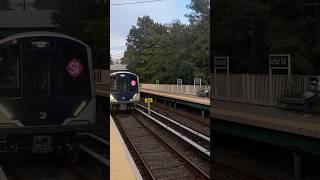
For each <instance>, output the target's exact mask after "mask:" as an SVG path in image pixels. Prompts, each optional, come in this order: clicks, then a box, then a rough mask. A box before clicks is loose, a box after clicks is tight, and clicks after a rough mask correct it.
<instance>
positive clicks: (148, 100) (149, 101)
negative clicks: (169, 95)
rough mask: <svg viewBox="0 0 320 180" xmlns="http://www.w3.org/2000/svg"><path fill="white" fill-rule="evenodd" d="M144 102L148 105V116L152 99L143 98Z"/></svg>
mask: <svg viewBox="0 0 320 180" xmlns="http://www.w3.org/2000/svg"><path fill="white" fill-rule="evenodd" d="M144 102H145V103H148V114H149V116H150V103H152V102H153V99H152V98H145V99H144Z"/></svg>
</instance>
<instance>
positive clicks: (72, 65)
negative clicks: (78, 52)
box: [66, 58, 83, 78]
mask: <svg viewBox="0 0 320 180" xmlns="http://www.w3.org/2000/svg"><path fill="white" fill-rule="evenodd" d="M66 69H67V71H68V73H69V74H70V75H71V77H73V78H77V77H78V76H79V75H80V74H81V73H82V71H83V65H82V64H81V63H80V62H79V61H78V59H76V58H73V59H71V61H70V62H69V63H68V64H67V68H66Z"/></svg>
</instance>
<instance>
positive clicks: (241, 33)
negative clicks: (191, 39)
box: [213, 0, 320, 74]
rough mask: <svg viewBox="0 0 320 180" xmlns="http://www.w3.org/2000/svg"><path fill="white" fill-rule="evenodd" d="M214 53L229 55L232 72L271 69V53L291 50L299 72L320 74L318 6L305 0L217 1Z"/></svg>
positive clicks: (290, 52) (259, 71)
mask: <svg viewBox="0 0 320 180" xmlns="http://www.w3.org/2000/svg"><path fill="white" fill-rule="evenodd" d="M213 12H214V14H213V17H214V25H213V26H214V27H213V29H214V40H213V44H214V54H213V56H221V55H222V56H229V57H230V64H231V67H230V68H231V69H230V71H231V72H232V73H268V58H269V56H268V55H269V54H290V55H291V60H292V71H293V73H295V74H317V73H318V74H319V71H320V64H319V60H318V59H319V58H320V51H319V49H320V48H319V42H320V41H319V38H317V37H319V30H320V29H317V24H319V23H320V19H319V18H318V19H317V18H316V15H315V13H316V8H315V6H313V7H312V6H307V4H306V1H303V0H291V1H287V0H272V1H271V0H224V1H215V2H214V10H213Z"/></svg>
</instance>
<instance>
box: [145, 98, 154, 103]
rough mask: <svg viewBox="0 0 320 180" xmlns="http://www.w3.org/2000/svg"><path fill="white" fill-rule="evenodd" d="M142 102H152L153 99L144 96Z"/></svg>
mask: <svg viewBox="0 0 320 180" xmlns="http://www.w3.org/2000/svg"><path fill="white" fill-rule="evenodd" d="M144 102H145V103H152V102H153V99H152V98H145V99H144Z"/></svg>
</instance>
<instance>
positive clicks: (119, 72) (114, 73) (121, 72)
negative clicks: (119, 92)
mask: <svg viewBox="0 0 320 180" xmlns="http://www.w3.org/2000/svg"><path fill="white" fill-rule="evenodd" d="M116 74H132V75H135V76H137V77H138V75H136V74H134V73H132V72H129V71H117V72H113V73H111V74H110V75H116Z"/></svg>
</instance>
